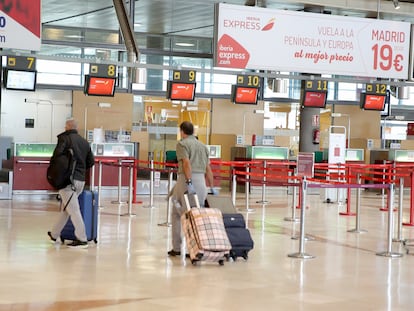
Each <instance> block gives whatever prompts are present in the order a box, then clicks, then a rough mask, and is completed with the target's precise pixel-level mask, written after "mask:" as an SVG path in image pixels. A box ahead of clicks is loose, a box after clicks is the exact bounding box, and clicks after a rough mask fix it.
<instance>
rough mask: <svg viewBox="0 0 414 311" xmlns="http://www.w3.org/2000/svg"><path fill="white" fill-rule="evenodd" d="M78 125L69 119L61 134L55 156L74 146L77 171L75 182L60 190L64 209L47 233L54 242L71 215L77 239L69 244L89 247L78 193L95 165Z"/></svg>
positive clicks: (77, 246) (74, 177)
mask: <svg viewBox="0 0 414 311" xmlns="http://www.w3.org/2000/svg"><path fill="white" fill-rule="evenodd" d="M77 128H78V125H77V122H76V120H74V119H69V120H67V121H66V124H65V131H64V132H63V133H61V134H59V135H58V136H57V137H58V143H57V145H56V148H55V150H54V151H53V156H56V155H58V154H61V153H63V152H64V151H65V150H66V149H67V148H70V147H72V149H73V152H74V157H75V159H76V166H75V171H74V174H73V184H69V185H67V186H66V187H65V188H63V189H60V190H59V195H60V197H61V199H62V204H61V206H62V211H61V213H60V216H59V219H58V221H57V222H56V224H55V225H54V226H53V228H52V231H49V232H48V233H47V234H48V235H49V237H50V239H51V240H52V241H53V242H56V240H57V238H58V237H59V236H60V233H61V231H62V229H63V227H64V226H65V224H66V222H67V221H68V219H69V217H70V219H71V221H72V223H73V226H74V227H75V236H76V238H77V240H75V241H73V242H72V243H70V244H68V246H69V247H74V248H87V247H88V241H87V237H86V232H85V224H84V222H83V219H82V215H81V213H80V207H79V201H78V195H79V194H80V193H81V192H82V191H83V187H84V186H85V176H86V171H87V169H89V168H91V167H92V166H93V165H94V161H95V160H94V157H93V153H92V150H91V147H90V145H89V143H88V142H87V141H86V140H85V139H84V138H83V137H82V136H80V135H79V134H78V130H77Z"/></svg>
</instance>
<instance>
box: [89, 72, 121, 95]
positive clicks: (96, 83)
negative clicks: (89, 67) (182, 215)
mask: <svg viewBox="0 0 414 311" xmlns="http://www.w3.org/2000/svg"><path fill="white" fill-rule="evenodd" d="M115 83H116V78H102V77H94V76H90V75H85V89H84V93H85V94H87V95H94V96H114V94H115Z"/></svg>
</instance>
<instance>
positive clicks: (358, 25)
mask: <svg viewBox="0 0 414 311" xmlns="http://www.w3.org/2000/svg"><path fill="white" fill-rule="evenodd" d="M216 13H217V14H216V25H215V26H216V38H215V43H216V46H215V65H216V66H217V67H227V68H240V69H262V70H275V71H287V72H302V73H318V74H333V75H335V74H336V75H348V76H361V77H375V78H395V79H407V77H408V67H409V54H410V23H405V22H396V21H386V20H379V19H368V18H355V17H346V16H334V15H325V14H315V13H307V12H296V11H286V10H272V9H267V8H259V7H246V6H237V5H229V4H218V5H217V10H216Z"/></svg>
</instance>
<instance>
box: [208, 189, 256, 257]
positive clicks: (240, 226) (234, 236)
mask: <svg viewBox="0 0 414 311" xmlns="http://www.w3.org/2000/svg"><path fill="white" fill-rule="evenodd" d="M207 201H208V204H209V206H210V207H213V208H217V209H219V210H221V212H222V214H223V222H224V227H225V228H226V232H227V236H228V238H229V240H230V243H231V246H232V248H231V250H230V257H231V258H233V260H236V259H237V257H243V258H244V259H247V258H248V253H249V251H250V250H252V249H253V246H254V242H253V239H252V236H251V235H250V231H249V230H248V229H247V228H246V222H245V220H244V217H243V215H242V214H240V213H237V210H236V208H235V207H234V204H233V201H232V200H231V198H230V197H227V196H210V195H209V196H207Z"/></svg>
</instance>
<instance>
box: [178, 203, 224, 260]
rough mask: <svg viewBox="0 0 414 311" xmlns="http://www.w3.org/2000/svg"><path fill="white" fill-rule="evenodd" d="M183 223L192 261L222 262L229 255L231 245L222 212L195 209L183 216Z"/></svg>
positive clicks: (210, 209)
mask: <svg viewBox="0 0 414 311" xmlns="http://www.w3.org/2000/svg"><path fill="white" fill-rule="evenodd" d="M181 222H182V228H183V231H184V235H185V238H186V241H187V249H188V252H189V254H190V258H191V260H192V261H193V260H207V261H216V262H217V261H218V262H220V261H221V260H224V259H225V257H226V256H228V255H229V252H230V249H231V244H230V241H229V239H228V237H227V233H226V229H225V228H224V223H223V216H222V214H221V211H220V210H218V209H215V208H197V207H193V208H191V209H190V210H189V211H187V212H186V213H184V214H183V215H182V218H181Z"/></svg>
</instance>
